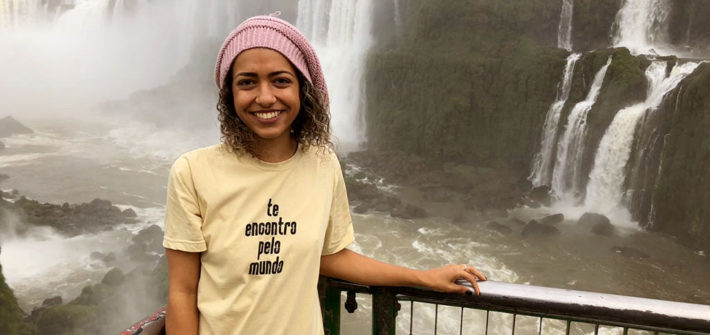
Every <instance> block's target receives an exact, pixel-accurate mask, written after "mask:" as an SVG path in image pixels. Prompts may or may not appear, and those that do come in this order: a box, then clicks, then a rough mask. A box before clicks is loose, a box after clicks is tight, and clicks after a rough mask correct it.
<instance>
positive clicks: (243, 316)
mask: <svg viewBox="0 0 710 335" xmlns="http://www.w3.org/2000/svg"><path fill="white" fill-rule="evenodd" d="M167 198H168V199H167V209H166V214H165V238H164V240H163V246H164V247H166V248H169V249H175V250H181V251H188V252H201V253H202V255H201V260H202V265H201V270H200V281H199V285H198V290H197V308H198V309H199V312H200V320H199V321H200V327H199V328H200V334H202V335H206V334H215V335H225V334H323V324H322V320H321V313H320V305H319V303H318V292H317V283H318V273H319V269H320V257H321V255H329V254H333V253H336V252H338V251H340V250H342V249H343V248H345V247H346V246H347V245H348V244H350V243H351V242H352V241H353V229H352V220H351V218H350V209H349V205H348V199H347V193H346V191H345V183H344V181H343V175H342V172H341V170H340V163H339V162H338V159H337V157H336V156H335V154H334V153H333V152H332V151H330V150H317V149H316V148H307V149H306V150H305V151H303V150H300V149H299V150H297V152H296V154H294V156H293V157H291V158H290V159H288V160H286V161H284V162H280V163H266V162H263V161H260V160H258V159H255V158H254V157H252V156H250V155H247V154H236V153H233V152H230V151H228V150H227V147H226V145H225V144H220V145H215V146H211V147H207V148H203V149H198V150H195V151H192V152H189V153H186V154H184V155H182V156H181V157H180V158H178V160H177V161H176V162H175V163H174V165H173V167H172V169H171V171H170V179H169V182H168V197H167ZM173 270H175V269H173Z"/></svg>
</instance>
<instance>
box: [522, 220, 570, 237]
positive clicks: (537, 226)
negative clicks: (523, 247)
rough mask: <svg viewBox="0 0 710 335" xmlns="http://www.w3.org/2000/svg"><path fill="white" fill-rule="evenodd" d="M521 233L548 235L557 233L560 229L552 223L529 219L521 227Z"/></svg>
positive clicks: (534, 235) (539, 235)
mask: <svg viewBox="0 0 710 335" xmlns="http://www.w3.org/2000/svg"><path fill="white" fill-rule="evenodd" d="M521 234H522V235H523V237H550V236H557V235H559V234H560V230H559V229H557V228H556V227H555V226H553V225H550V224H544V223H539V222H537V221H535V220H531V221H530V222H528V223H527V224H526V225H525V226H524V227H523V231H522V232H521Z"/></svg>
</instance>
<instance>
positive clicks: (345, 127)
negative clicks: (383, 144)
mask: <svg viewBox="0 0 710 335" xmlns="http://www.w3.org/2000/svg"><path fill="white" fill-rule="evenodd" d="M373 7H374V3H373V1H372V0H353V1H332V2H331V1H326V0H300V1H299V2H298V21H297V26H298V27H299V29H301V31H303V33H304V34H305V35H306V37H308V39H309V40H310V41H311V42H312V43H313V46H314V47H315V49H316V51H317V52H318V55H319V57H320V61H321V65H322V66H323V72H325V77H326V80H327V82H328V91H329V92H328V93H329V95H330V111H331V125H332V127H333V133H334V134H335V136H336V143H338V144H341V146H343V147H346V148H357V147H358V146H359V145H360V144H362V143H363V142H364V141H365V120H364V115H365V113H364V111H363V109H364V108H365V103H364V102H365V87H364V85H363V82H364V81H363V75H364V72H365V61H366V55H367V53H368V51H369V49H370V46H371V45H372V43H373V37H372V31H371V29H372V16H373Z"/></svg>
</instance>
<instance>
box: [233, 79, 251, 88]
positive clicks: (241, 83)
mask: <svg viewBox="0 0 710 335" xmlns="http://www.w3.org/2000/svg"><path fill="white" fill-rule="evenodd" d="M250 85H254V81H253V80H251V79H242V80H237V86H238V87H245V86H250Z"/></svg>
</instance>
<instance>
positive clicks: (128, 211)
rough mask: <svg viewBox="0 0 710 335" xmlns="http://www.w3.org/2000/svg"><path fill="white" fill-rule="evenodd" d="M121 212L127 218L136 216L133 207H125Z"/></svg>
mask: <svg viewBox="0 0 710 335" xmlns="http://www.w3.org/2000/svg"><path fill="white" fill-rule="evenodd" d="M121 213H123V216H125V217H127V218H135V217H137V216H138V215H136V211H134V210H133V208H126V209H124V210H123V212H121Z"/></svg>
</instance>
